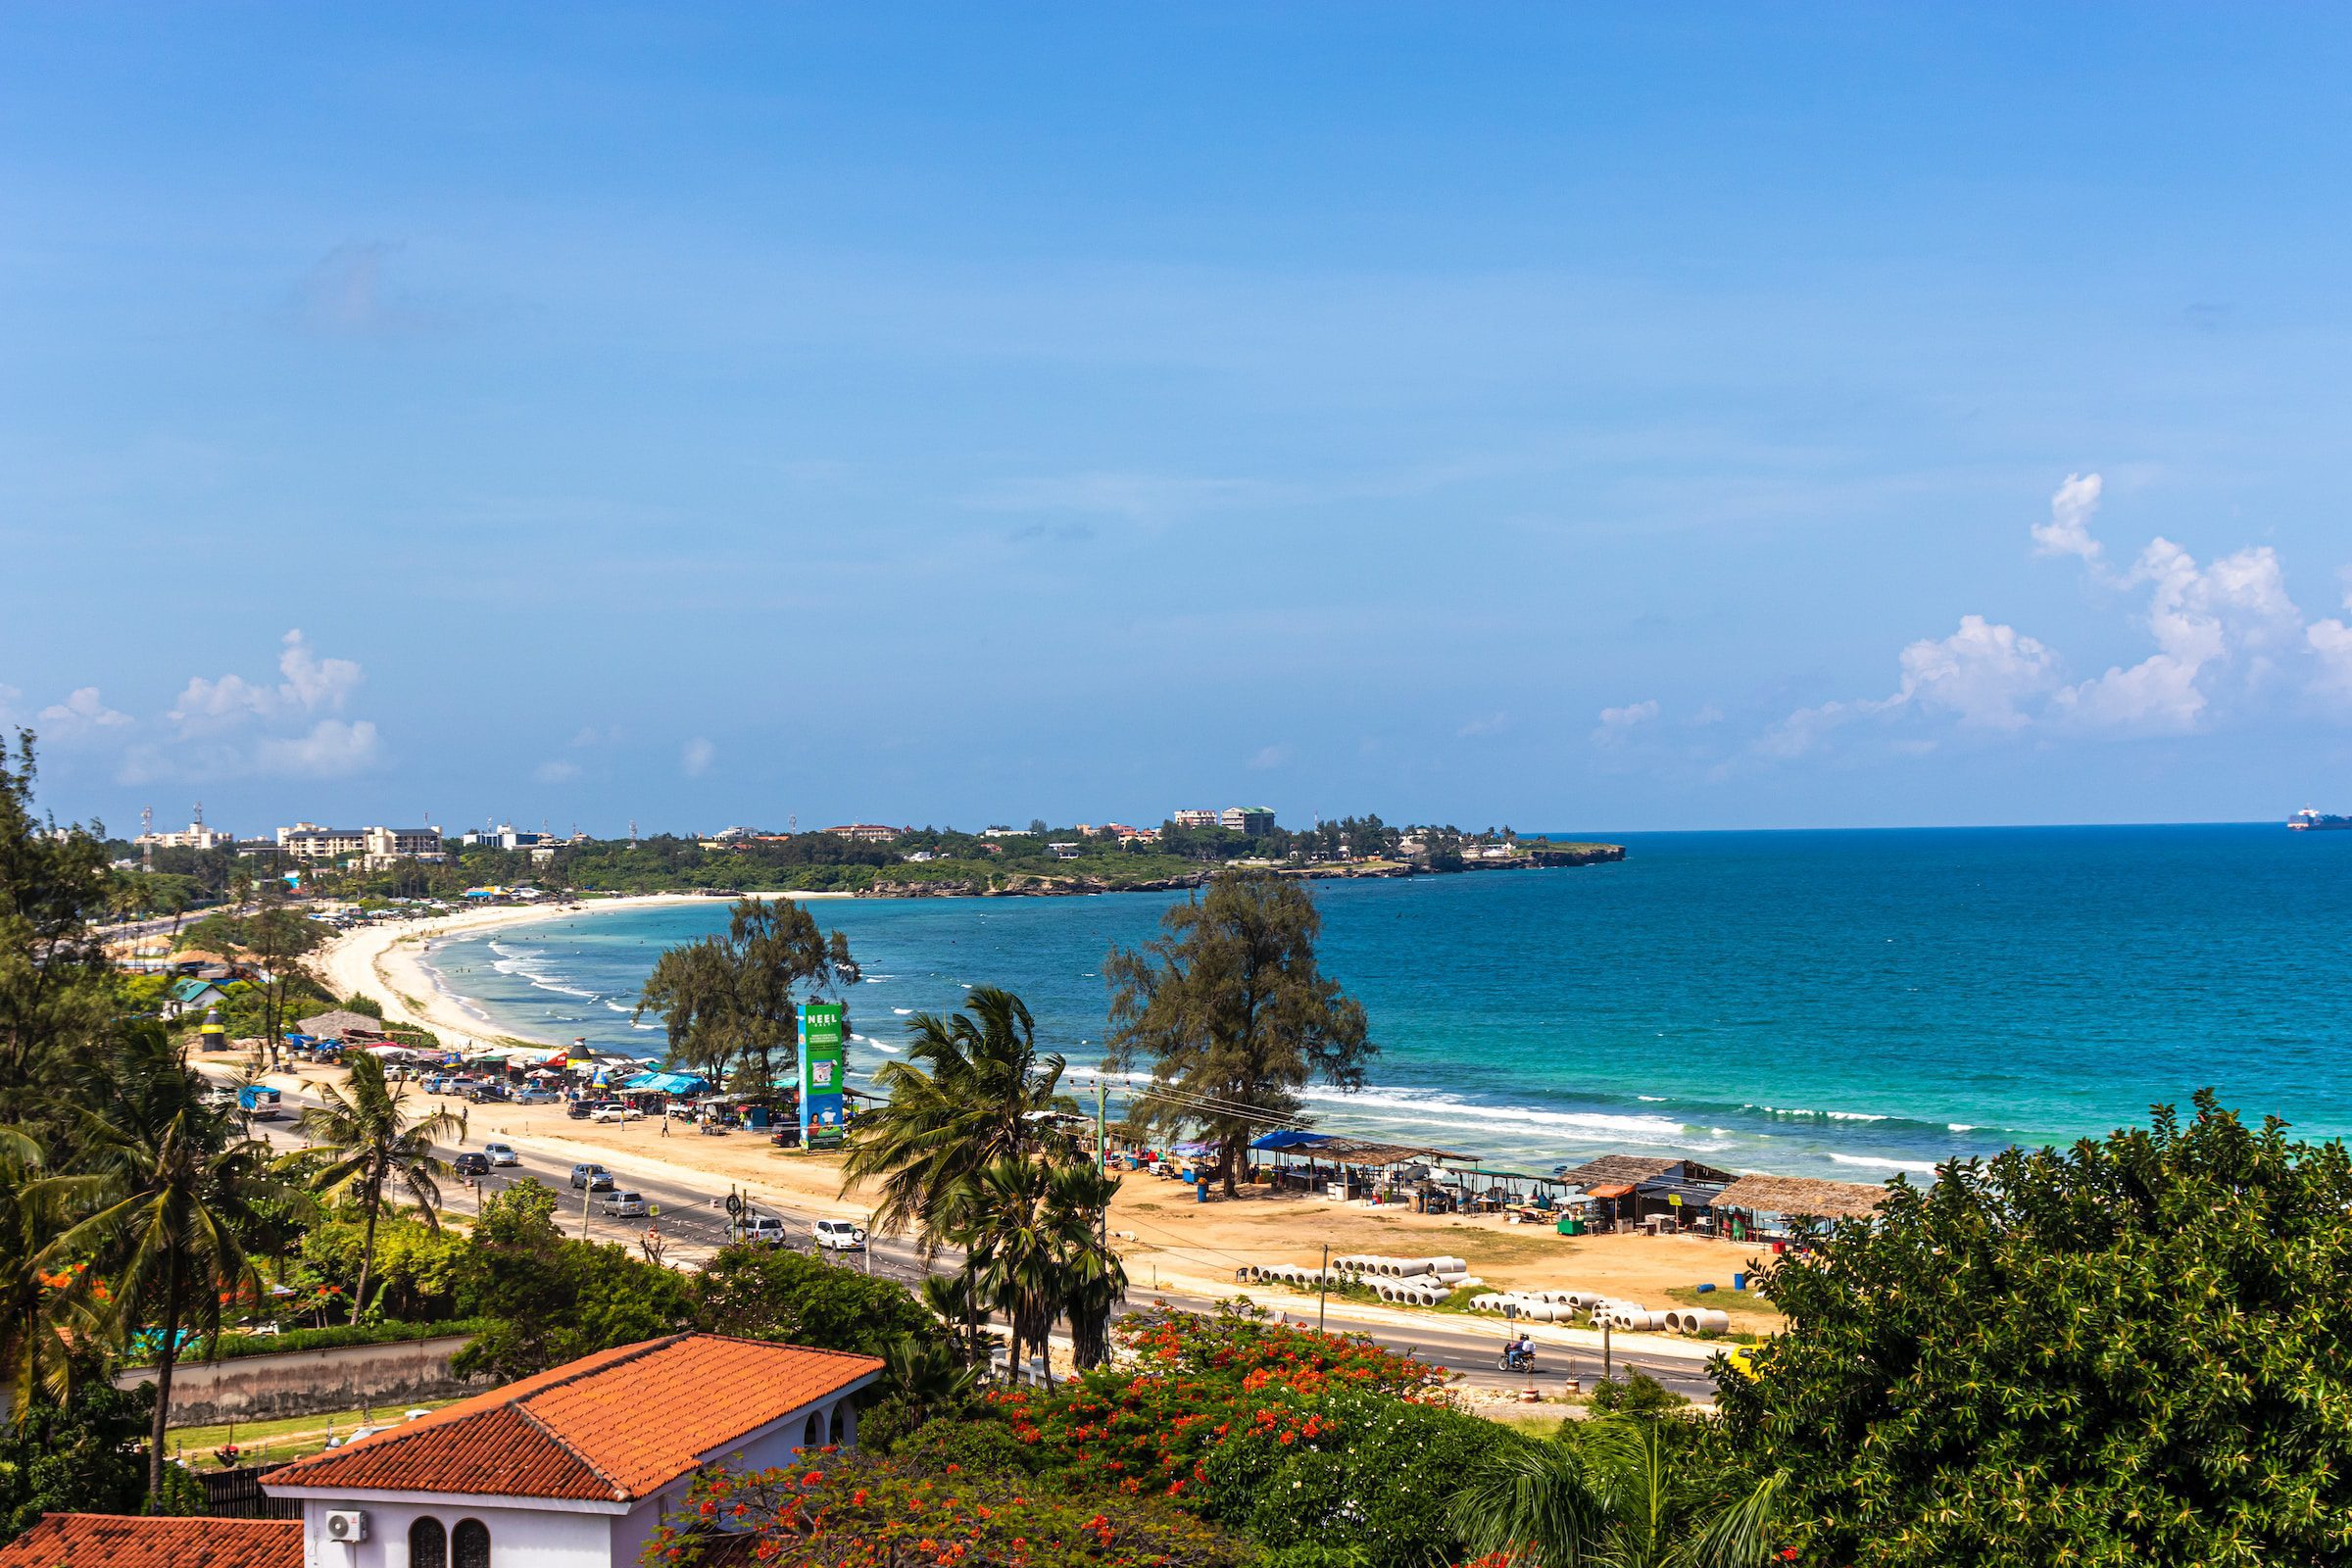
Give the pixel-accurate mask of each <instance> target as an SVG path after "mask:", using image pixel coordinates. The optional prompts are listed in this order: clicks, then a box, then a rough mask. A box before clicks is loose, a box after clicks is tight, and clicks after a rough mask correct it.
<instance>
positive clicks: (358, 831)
mask: <svg viewBox="0 0 2352 1568" xmlns="http://www.w3.org/2000/svg"><path fill="white" fill-rule="evenodd" d="M277 847H278V849H279V850H280V851H281V852H283V853H284V854H285V855H286V856H287V857H288V858H292V859H297V860H339V859H341V858H344V857H345V856H347V855H357V856H361V857H364V858H366V859H367V860H368V863H369V864H371V865H375V864H387V865H388V864H390V863H391V862H393V861H395V860H440V859H445V858H447V852H446V851H445V850H444V849H443V848H442V845H441V830H440V829H439V828H437V827H320V826H319V824H318V823H316V822H297V823H295V824H294V825H293V826H292V827H281V828H279V829H278V830H277Z"/></svg>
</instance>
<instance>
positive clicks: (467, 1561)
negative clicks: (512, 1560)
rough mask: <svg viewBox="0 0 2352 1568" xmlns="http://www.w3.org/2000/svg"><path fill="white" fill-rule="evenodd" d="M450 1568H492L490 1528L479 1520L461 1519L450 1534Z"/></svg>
mask: <svg viewBox="0 0 2352 1568" xmlns="http://www.w3.org/2000/svg"><path fill="white" fill-rule="evenodd" d="M449 1544H450V1556H451V1557H452V1558H454V1559H455V1561H454V1562H453V1563H452V1564H451V1565H450V1568H490V1527H489V1526H488V1525H486V1524H484V1523H482V1522H481V1521H480V1520H479V1519H461V1520H459V1521H458V1528H457V1529H455V1530H452V1531H451V1532H450V1533H449Z"/></svg>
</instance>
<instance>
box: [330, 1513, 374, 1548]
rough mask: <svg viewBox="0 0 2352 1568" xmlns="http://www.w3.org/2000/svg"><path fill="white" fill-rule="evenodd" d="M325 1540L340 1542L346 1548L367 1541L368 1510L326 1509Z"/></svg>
mask: <svg viewBox="0 0 2352 1568" xmlns="http://www.w3.org/2000/svg"><path fill="white" fill-rule="evenodd" d="M326 1539H327V1540H329V1541H340V1542H342V1543H343V1544H345V1545H347V1546H355V1545H358V1544H360V1543H361V1542H363V1541H366V1540H367V1539H368V1510H367V1509H365V1508H330V1509H328V1510H327V1514H326Z"/></svg>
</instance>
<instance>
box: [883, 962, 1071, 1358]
mask: <svg viewBox="0 0 2352 1568" xmlns="http://www.w3.org/2000/svg"><path fill="white" fill-rule="evenodd" d="M966 1004H967V1006H968V1009H969V1010H968V1011H965V1012H958V1013H956V1014H954V1015H953V1016H952V1017H948V1018H942V1017H939V1016H938V1015H937V1014H934V1013H917V1014H915V1015H914V1016H913V1017H911V1018H909V1019H907V1056H906V1059H904V1060H895V1061H886V1062H884V1063H883V1064H882V1065H881V1066H880V1067H879V1068H878V1069H876V1071H875V1073H874V1084H875V1087H877V1088H878V1089H880V1090H881V1091H882V1092H883V1093H884V1094H885V1095H887V1096H888V1097H889V1098H888V1100H887V1101H885V1102H884V1103H882V1104H881V1105H878V1106H876V1107H875V1108H873V1109H871V1110H867V1111H863V1112H861V1113H860V1114H859V1115H858V1120H857V1121H856V1123H855V1124H854V1125H853V1127H852V1132H851V1144H850V1151H849V1157H848V1158H847V1159H846V1160H844V1161H843V1163H842V1184H841V1190H842V1192H843V1193H844V1194H845V1195H846V1194H847V1193H848V1192H849V1191H850V1189H851V1188H853V1187H855V1186H856V1185H857V1184H858V1183H859V1182H861V1181H867V1180H872V1179H876V1178H878V1179H879V1184H880V1185H879V1196H880V1201H879V1202H877V1203H876V1204H875V1205H874V1211H873V1221H872V1224H873V1228H874V1229H875V1230H876V1231H878V1232H881V1233H882V1234H885V1235H893V1234H897V1233H900V1232H903V1231H907V1230H912V1231H913V1232H914V1233H915V1235H916V1238H917V1239H918V1241H919V1242H920V1243H921V1245H922V1247H923V1250H925V1251H926V1252H927V1253H936V1252H937V1251H938V1250H939V1248H940V1247H941V1245H942V1244H944V1243H945V1242H947V1241H949V1240H950V1239H951V1238H950V1236H949V1230H950V1228H951V1227H950V1226H949V1225H948V1224H947V1223H946V1216H947V1214H948V1211H949V1209H950V1208H951V1207H952V1206H953V1204H954V1201H955V1196H956V1195H957V1194H959V1193H960V1192H961V1191H962V1190H963V1189H964V1188H965V1187H966V1186H968V1184H969V1183H970V1182H971V1181H972V1179H973V1178H974V1177H976V1176H977V1175H978V1174H979V1173H980V1172H981V1171H982V1170H985V1169H987V1168H988V1167H989V1166H991V1165H993V1164H995V1163H996V1162H997V1161H999V1160H1005V1159H1011V1160H1016V1161H1018V1160H1025V1159H1028V1158H1030V1157H1032V1156H1034V1155H1036V1154H1037V1153H1038V1152H1041V1151H1043V1150H1045V1149H1046V1148H1048V1147H1049V1145H1050V1141H1051V1139H1052V1135H1051V1134H1050V1133H1049V1132H1047V1131H1046V1130H1045V1129H1046V1124H1045V1123H1044V1122H1043V1120H1042V1119H1041V1118H1040V1116H1039V1114H1038V1113H1039V1112H1041V1111H1045V1110H1048V1109H1050V1108H1052V1105H1053V1103H1054V1090H1055V1089H1056V1088H1057V1087H1058V1086H1059V1084H1060V1082H1061V1073H1062V1066H1063V1062H1062V1058H1061V1057H1060V1056H1058V1055H1052V1054H1048V1055H1044V1056H1040V1055H1039V1054H1038V1052H1037V1025H1036V1023H1035V1021H1034V1020H1032V1019H1031V1017H1030V1016H1029V1009H1028V1007H1027V1006H1026V1005H1023V1004H1022V1002H1021V999H1020V998H1018V997H1016V996H1014V995H1013V994H1012V993H1011V992H1009V991H1004V990H1000V989H999V988H997V987H994V986H982V987H979V988H977V989H975V990H974V991H973V992H972V993H971V995H970V996H969V997H968V998H967V999H966ZM971 1277H972V1264H971V1262H970V1260H969V1258H968V1257H967V1258H966V1261H965V1278H966V1281H967V1299H971V1300H976V1299H977V1296H978V1293H976V1292H971V1291H969V1289H968V1282H969V1281H970V1279H971ZM965 1327H966V1331H967V1335H968V1340H969V1344H970V1346H971V1348H972V1349H973V1350H974V1353H977V1348H978V1344H979V1324H978V1321H977V1317H976V1314H971V1313H969V1312H968V1311H967V1317H966V1320H965Z"/></svg>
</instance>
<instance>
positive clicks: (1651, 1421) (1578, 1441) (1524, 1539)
mask: <svg viewBox="0 0 2352 1568" xmlns="http://www.w3.org/2000/svg"><path fill="white" fill-rule="evenodd" d="M1673 1427H1674V1423H1673V1422H1671V1421H1669V1420H1663V1419H1656V1418H1648V1419H1645V1418H1642V1417H1634V1416H1614V1417H1608V1418H1604V1419H1602V1420H1598V1421H1593V1422H1591V1423H1589V1424H1587V1425H1585V1426H1584V1427H1582V1428H1581V1429H1580V1430H1579V1431H1578V1432H1577V1434H1576V1436H1575V1437H1574V1438H1573V1439H1564V1440H1562V1441H1558V1442H1553V1443H1548V1444H1530V1445H1526V1446H1517V1447H1512V1448H1508V1449H1505V1450H1503V1451H1502V1452H1501V1453H1500V1454H1498V1455H1497V1456H1496V1457H1495V1459H1494V1460H1493V1461H1491V1462H1490V1463H1489V1464H1488V1465H1487V1467H1486V1468H1485V1469H1484V1470H1482V1471H1481V1472H1480V1473H1479V1474H1477V1475H1476V1476H1474V1477H1472V1479H1471V1481H1470V1483H1469V1484H1468V1485H1467V1486H1465V1487H1464V1488H1463V1489H1462V1490H1461V1491H1460V1492H1459V1493H1456V1494H1455V1495H1454V1498H1453V1503H1452V1507H1451V1513H1452V1523H1453V1527H1454V1528H1455V1529H1456V1530H1457V1531H1459V1532H1460V1533H1461V1535H1462V1538H1463V1540H1464V1541H1465V1542H1466V1543H1467V1544H1468V1545H1469V1547H1470V1551H1471V1553H1472V1554H1473V1555H1479V1556H1485V1555H1489V1554H1494V1555H1498V1556H1501V1557H1504V1558H1506V1559H1507V1560H1508V1561H1510V1562H1511V1563H1513V1564H1515V1565H1525V1568H1760V1565H1762V1564H1763V1563H1764V1562H1765V1561H1766V1560H1767V1557H1768V1554H1767V1552H1766V1550H1765V1546H1764V1536H1765V1533H1766V1531H1767V1530H1769V1529H1770V1527H1771V1524H1772V1518H1773V1508H1774V1500H1775V1498H1776V1497H1777V1495H1778V1494H1779V1491H1780V1480H1779V1478H1778V1477H1772V1478H1768V1479H1766V1480H1765V1481H1763V1482H1762V1483H1760V1484H1759V1485H1757V1486H1756V1487H1755V1489H1754V1490H1753V1491H1751V1492H1749V1493H1748V1494H1747V1495H1745V1496H1743V1497H1740V1498H1738V1499H1736V1500H1734V1501H1732V1502H1730V1503H1729V1504H1725V1503H1723V1502H1722V1501H1721V1499H1720V1497H1719V1495H1717V1494H1716V1493H1715V1491H1714V1490H1713V1489H1712V1488H1710V1487H1709V1486H1708V1485H1707V1484H1706V1482H1705V1480H1704V1479H1703V1476H1698V1475H1695V1474H1694V1470H1695V1468H1696V1467H1693V1466H1691V1465H1690V1464H1689V1463H1687V1462H1686V1461H1687V1458H1688V1454H1687V1453H1684V1452H1678V1451H1676V1446H1675V1445H1673V1444H1672V1443H1671V1442H1670V1441H1669V1434H1670V1432H1671V1431H1672V1429H1673Z"/></svg>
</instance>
